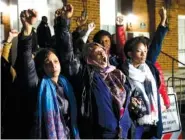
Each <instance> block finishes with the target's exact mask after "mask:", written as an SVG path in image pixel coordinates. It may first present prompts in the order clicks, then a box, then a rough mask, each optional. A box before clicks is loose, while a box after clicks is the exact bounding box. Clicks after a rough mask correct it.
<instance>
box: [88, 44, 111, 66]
mask: <svg viewBox="0 0 185 140" xmlns="http://www.w3.org/2000/svg"><path fill="white" fill-rule="evenodd" d="M90 57H91V59H92V61H94V62H96V64H97V66H100V67H101V68H106V67H107V65H108V60H107V54H106V52H105V50H104V49H103V48H101V47H99V46H95V47H94V49H93V50H92V52H91V54H90Z"/></svg>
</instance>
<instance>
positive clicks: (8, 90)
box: [0, 29, 19, 139]
mask: <svg viewBox="0 0 185 140" xmlns="http://www.w3.org/2000/svg"><path fill="white" fill-rule="evenodd" d="M18 34H19V33H18V32H17V30H14V29H13V30H11V31H10V32H9V36H8V38H7V40H6V42H5V43H4V46H2V47H1V52H0V55H1V122H2V124H1V138H3V139H4V138H10V137H9V136H11V134H12V133H11V132H13V130H12V131H11V130H10V128H11V125H12V123H11V122H12V121H11V120H12V119H11V117H12V116H11V110H12V107H11V106H9V105H10V102H11V100H13V99H12V95H13V82H14V80H15V78H16V72H15V69H14V68H13V67H12V65H11V63H10V62H9V54H10V50H11V47H12V40H13V39H14V38H15V37H17V36H18Z"/></svg>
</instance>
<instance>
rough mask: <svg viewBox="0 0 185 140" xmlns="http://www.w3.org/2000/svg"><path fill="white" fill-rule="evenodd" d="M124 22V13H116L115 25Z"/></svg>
mask: <svg viewBox="0 0 185 140" xmlns="http://www.w3.org/2000/svg"><path fill="white" fill-rule="evenodd" d="M124 23H125V16H124V15H118V16H117V17H116V24H117V25H124Z"/></svg>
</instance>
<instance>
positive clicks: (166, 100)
mask: <svg viewBox="0 0 185 140" xmlns="http://www.w3.org/2000/svg"><path fill="white" fill-rule="evenodd" d="M155 67H156V68H157V70H158V71H159V77H160V80H161V85H160V87H159V93H160V94H161V96H162V98H163V101H164V105H165V106H166V108H169V107H170V99H169V97H168V91H167V87H166V83H165V80H164V74H163V72H162V69H161V66H160V65H159V63H158V62H155Z"/></svg>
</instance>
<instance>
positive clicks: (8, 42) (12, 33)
mask: <svg viewBox="0 0 185 140" xmlns="http://www.w3.org/2000/svg"><path fill="white" fill-rule="evenodd" d="M18 34H19V33H18V32H17V30H11V31H10V32H9V35H8V39H7V40H6V42H5V44H4V46H3V51H2V57H4V59H6V61H8V62H9V60H8V58H9V54H10V49H11V47H12V40H13V39H14V38H15V37H17V36H18Z"/></svg>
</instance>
